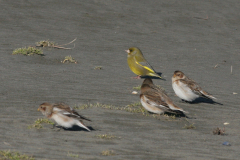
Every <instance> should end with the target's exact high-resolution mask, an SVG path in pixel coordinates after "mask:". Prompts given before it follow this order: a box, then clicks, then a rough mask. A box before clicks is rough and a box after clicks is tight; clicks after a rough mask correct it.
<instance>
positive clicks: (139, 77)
mask: <svg viewBox="0 0 240 160" xmlns="http://www.w3.org/2000/svg"><path fill="white" fill-rule="evenodd" d="M132 79H141V75H138V76H137V77H132Z"/></svg>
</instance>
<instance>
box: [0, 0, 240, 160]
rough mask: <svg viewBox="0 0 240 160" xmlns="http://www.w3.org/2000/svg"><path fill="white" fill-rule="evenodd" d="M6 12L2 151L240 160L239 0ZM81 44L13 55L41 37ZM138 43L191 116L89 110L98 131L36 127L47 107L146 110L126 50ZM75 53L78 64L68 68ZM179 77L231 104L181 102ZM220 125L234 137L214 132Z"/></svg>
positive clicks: (29, 6) (51, 5) (69, 5)
mask: <svg viewBox="0 0 240 160" xmlns="http://www.w3.org/2000/svg"><path fill="white" fill-rule="evenodd" d="M0 10H1V18H0V20H1V24H0V26H1V30H0V35H1V43H0V46H1V50H0V55H1V58H0V59H1V63H0V78H1V86H0V87H1V89H0V98H1V105H0V109H1V112H0V125H1V129H0V150H11V151H18V152H20V153H24V154H27V155H32V156H33V157H34V158H36V159H89V160H90V159H104V160H105V159H121V160H122V159H164V160H166V159H191V160H192V159H204V160H205V159H224V160H225V159H239V157H240V153H239V150H240V145H239V144H240V138H239V134H240V128H239V121H240V118H239V117H240V116H239V115H240V111H239V103H240V99H239V95H240V82H239V78H240V70H239V68H240V64H239V62H240V58H239V56H240V51H239V50H240V45H239V44H240V38H239V34H240V29H239V26H240V14H239V10H240V5H239V1H237V0H232V1H216V0H210V1H191V0H187V1H175V0H169V1H144V0H132V1H127V0H120V1H98V0H90V1H76V0H75V1H57V0H52V1H39V0H36V1H1V5H0ZM74 38H77V40H76V41H75V42H74V43H72V44H69V45H68V46H67V47H70V48H72V49H70V50H67V49H55V48H42V49H43V53H44V55H45V56H38V55H33V56H24V55H12V52H13V50H14V49H16V48H21V47H27V46H35V42H38V41H41V40H50V41H54V42H56V43H58V44H65V43H68V42H70V41H72V40H73V39H74ZM133 46H134V47H138V48H140V49H141V50H142V52H143V54H144V56H145V58H146V59H147V60H148V61H149V63H150V64H151V65H152V66H153V68H154V69H155V70H156V71H158V72H162V76H163V77H164V78H165V79H166V81H162V80H158V79H154V80H153V81H154V83H155V84H157V85H161V86H162V87H163V88H164V89H165V90H166V92H167V93H168V95H169V97H171V99H172V100H173V101H174V102H175V103H176V105H178V106H179V107H181V108H183V109H184V110H186V111H188V112H189V114H187V116H188V117H189V118H184V117H182V118H178V117H175V118H174V117H167V116H164V115H161V116H158V117H157V118H156V117H155V118H154V116H152V115H150V116H144V115H142V114H141V113H134V112H128V111H126V110H124V109H123V110H119V109H118V110H117V109H109V108H107V107H106V108H104V107H87V108H85V109H81V110H80V109H76V110H77V111H78V112H79V113H80V114H82V115H84V116H86V117H88V118H90V119H91V120H92V122H86V123H85V124H86V125H87V126H88V127H89V128H91V129H92V131H91V132H87V131H85V130H81V129H78V130H60V131H58V130H56V129H52V125H48V124H44V125H43V128H41V129H37V128H31V129H30V128H28V127H29V126H30V125H32V124H33V123H34V122H35V121H36V120H37V119H38V118H44V117H43V115H42V114H41V113H40V112H38V111H37V108H38V106H39V105H40V104H41V103H43V102H50V103H55V102H64V103H66V104H68V105H69V106H71V107H74V106H81V105H84V104H96V103H99V104H101V105H111V106H115V107H118V108H121V107H122V108H124V107H126V106H127V105H130V104H133V103H139V100H140V99H139V94H136V95H134V94H131V92H132V91H133V90H135V89H133V87H136V86H139V85H141V83H142V81H143V79H131V77H133V76H136V75H134V73H133V72H131V70H130V69H129V67H128V65H127V54H126V53H125V51H124V50H126V49H128V48H130V47H133ZM68 55H71V56H72V57H73V58H75V59H76V60H77V62H78V63H77V64H75V63H61V61H62V60H63V59H64V57H65V56H68ZM97 66H101V69H96V67H97ZM94 68H95V69H94ZM175 70H181V71H183V72H184V73H185V74H186V75H187V76H189V77H190V78H192V79H194V80H195V81H197V82H198V83H199V84H200V85H201V86H202V88H203V89H205V90H206V91H208V92H209V93H211V94H212V95H213V96H215V97H216V98H217V100H216V102H218V103H221V104H222V105H220V104H217V103H209V102H206V101H202V102H199V103H194V104H190V103H183V102H181V100H180V99H179V98H178V97H176V96H175V93H174V91H173V89H172V86H171V77H172V75H173V72H174V71H175ZM138 92H139V91H138ZM226 122H227V123H228V125H224V123H226ZM191 125H192V126H194V127H193V128H192V129H187V127H186V126H191ZM217 127H219V128H221V129H225V134H226V135H224V136H221V135H214V134H213V130H214V129H216V128H217ZM101 135H111V136H113V137H114V138H111V139H110V140H109V139H105V138H101ZM224 142H229V143H230V144H231V146H226V145H222V144H223V143H224ZM108 151H112V152H110V154H107V156H104V155H102V154H104V153H106V152H108Z"/></svg>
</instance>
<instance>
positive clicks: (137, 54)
mask: <svg viewBox="0 0 240 160" xmlns="http://www.w3.org/2000/svg"><path fill="white" fill-rule="evenodd" d="M126 52H127V53H128V56H127V61H128V66H129V68H130V69H131V70H132V71H133V73H135V74H136V75H138V76H137V77H136V78H138V79H139V78H140V76H153V77H158V78H161V79H163V78H162V77H160V76H159V75H158V74H157V73H156V72H155V71H154V69H153V68H152V66H151V65H150V64H149V63H148V62H147V60H146V59H145V58H144V57H143V54H142V52H141V50H140V49H138V48H136V47H132V48H129V49H128V50H126Z"/></svg>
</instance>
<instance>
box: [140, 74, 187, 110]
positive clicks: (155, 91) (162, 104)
mask: <svg viewBox="0 0 240 160" xmlns="http://www.w3.org/2000/svg"><path fill="white" fill-rule="evenodd" d="M140 101H141V103H142V106H143V107H144V108H145V109H146V110H147V111H149V112H152V113H157V114H163V113H164V112H170V113H175V114H183V113H187V112H185V111H184V110H183V109H182V108H180V107H178V106H176V105H175V104H174V103H173V101H172V100H171V99H170V98H169V97H168V96H167V94H166V93H165V92H164V91H163V90H162V89H161V88H159V87H157V86H155V85H154V84H153V81H152V80H151V79H150V78H146V79H145V80H144V81H143V83H142V86H141V94H140Z"/></svg>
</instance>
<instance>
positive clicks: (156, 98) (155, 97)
mask: <svg viewBox="0 0 240 160" xmlns="http://www.w3.org/2000/svg"><path fill="white" fill-rule="evenodd" d="M144 96H145V97H146V103H148V104H149V105H152V106H155V107H158V108H159V109H161V110H164V111H167V112H172V110H171V108H170V107H169V105H168V104H167V102H166V101H165V99H164V97H162V96H160V95H159V94H158V93H156V92H152V91H151V92H145V93H144Z"/></svg>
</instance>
